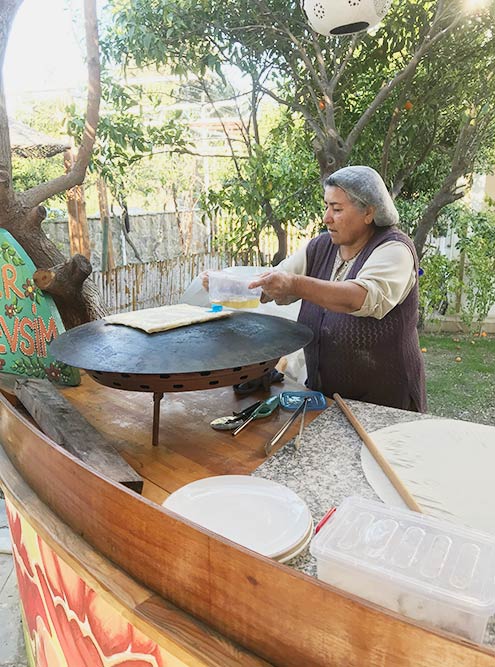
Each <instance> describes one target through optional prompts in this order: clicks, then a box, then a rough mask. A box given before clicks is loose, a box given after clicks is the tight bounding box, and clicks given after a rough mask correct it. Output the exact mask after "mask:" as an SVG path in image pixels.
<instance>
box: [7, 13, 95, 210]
mask: <svg viewBox="0 0 495 667" xmlns="http://www.w3.org/2000/svg"><path fill="white" fill-rule="evenodd" d="M84 16H85V31H86V44H87V59H88V100H87V107H86V123H85V127H84V133H83V137H82V140H81V145H80V147H79V150H78V153H77V158H76V161H75V162H74V166H73V167H72V169H71V171H70V172H69V173H68V174H64V175H63V176H59V177H58V178H54V179H53V180H51V181H48V182H46V183H42V184H40V185H37V186H35V187H34V188H31V189H30V190H26V192H24V193H22V194H21V195H20V196H19V199H20V201H21V203H22V205H23V206H24V207H26V208H32V207H34V206H37V205H38V204H40V203H41V202H43V201H45V200H46V199H48V198H49V197H53V195H56V194H58V193H59V192H64V191H65V190H69V189H70V188H73V187H74V186H75V185H81V183H82V182H83V181H84V177H85V175H86V169H87V168H88V164H89V160H90V158H91V152H92V150H93V146H94V142H95V136H96V128H97V125H98V118H99V107H100V98H101V81H100V52H99V42H98V22H97V15H96V0H84Z"/></svg>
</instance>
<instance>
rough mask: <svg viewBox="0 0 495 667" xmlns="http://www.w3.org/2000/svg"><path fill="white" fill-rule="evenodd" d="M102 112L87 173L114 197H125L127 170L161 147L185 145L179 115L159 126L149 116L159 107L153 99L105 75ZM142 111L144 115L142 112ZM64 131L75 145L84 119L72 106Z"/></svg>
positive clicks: (173, 114)
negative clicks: (103, 183)
mask: <svg viewBox="0 0 495 667" xmlns="http://www.w3.org/2000/svg"><path fill="white" fill-rule="evenodd" d="M102 99H103V104H102V107H103V110H102V112H101V114H100V121H99V124H98V133H97V139H96V143H95V146H94V149H93V153H92V156H91V161H90V164H89V170H90V172H92V173H96V174H97V175H98V176H99V177H101V178H103V179H104V180H105V182H106V183H107V184H108V185H109V186H110V189H111V191H112V193H113V194H114V196H124V197H126V196H128V194H129V187H128V184H127V175H128V170H129V168H130V167H132V165H134V164H136V163H138V162H140V161H142V160H143V159H144V158H149V157H150V156H151V155H152V154H153V153H154V152H155V151H157V150H160V149H161V148H163V147H170V146H173V147H174V148H175V149H178V148H182V149H184V148H186V146H187V145H188V139H187V132H188V131H187V128H186V126H185V125H184V124H183V123H182V122H181V119H180V113H179V112H176V113H172V114H169V116H168V117H167V118H166V119H165V120H164V121H163V122H161V123H158V124H157V123H156V122H155V121H154V120H153V119H152V118H150V117H149V116H150V114H152V113H153V110H156V107H157V105H158V103H159V100H158V99H157V98H156V96H155V95H153V94H151V93H147V92H145V91H143V90H142V88H140V87H138V86H124V85H120V84H118V83H116V82H115V81H114V80H113V79H112V78H110V77H108V75H104V76H103V80H102ZM143 107H144V108H146V109H147V112H146V113H144V112H143ZM67 113H68V116H69V122H68V131H69V134H70V135H71V136H74V137H75V138H76V139H77V140H78V141H80V139H81V137H82V133H83V131H84V117H83V116H82V115H79V113H78V110H77V109H76V107H75V105H71V106H70V107H68V108H67Z"/></svg>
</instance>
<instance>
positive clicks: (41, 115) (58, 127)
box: [12, 99, 66, 217]
mask: <svg viewBox="0 0 495 667" xmlns="http://www.w3.org/2000/svg"><path fill="white" fill-rule="evenodd" d="M63 106H64V105H63V104H62V103H61V102H60V101H56V102H53V101H50V102H46V101H43V102H40V101H39V100H36V99H32V100H31V99H30V100H28V101H27V103H26V109H25V110H24V111H22V110H19V111H18V112H17V114H16V117H17V118H18V119H19V120H20V121H22V122H24V123H25V124H26V125H28V126H29V127H32V128H33V129H34V130H38V131H39V132H44V133H46V134H48V135H50V136H52V137H54V138H57V137H61V136H63V135H64V134H66V133H65V125H64V120H65V113H64V110H63ZM65 139H66V136H65ZM63 173H64V162H63V156H62V155H61V154H59V155H54V156H53V157H50V158H22V157H16V156H15V155H14V156H13V157H12V185H13V188H14V190H16V191H17V192H23V191H24V190H29V189H30V188H33V187H35V186H36V185H39V184H40V183H43V182H46V181H50V180H51V179H52V178H56V177H57V176H60V174H63ZM64 201H65V193H61V194H58V195H56V196H54V197H52V198H51V199H49V200H47V201H46V202H44V206H45V207H46V208H47V214H48V215H47V217H50V215H51V210H52V208H60V207H63V206H64Z"/></svg>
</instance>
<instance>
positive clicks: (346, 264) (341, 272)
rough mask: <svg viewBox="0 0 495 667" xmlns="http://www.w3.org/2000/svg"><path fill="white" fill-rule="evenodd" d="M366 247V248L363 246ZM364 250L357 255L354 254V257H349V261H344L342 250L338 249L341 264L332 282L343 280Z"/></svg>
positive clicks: (335, 271) (334, 273) (336, 269)
mask: <svg viewBox="0 0 495 667" xmlns="http://www.w3.org/2000/svg"><path fill="white" fill-rule="evenodd" d="M363 247H364V246H363ZM362 249H363V248H360V249H359V250H358V251H357V253H356V254H354V255H353V256H352V257H349V259H343V258H342V255H341V253H340V248H339V249H338V251H337V252H338V259H339V264H338V266H337V267H336V268H335V270H334V272H333V276H332V280H343V279H344V277H345V275H346V274H347V270H348V269H349V268H350V266H351V265H352V264H353V263H354V260H355V259H356V257H357V256H358V255H359V253H360V252H361V250H362Z"/></svg>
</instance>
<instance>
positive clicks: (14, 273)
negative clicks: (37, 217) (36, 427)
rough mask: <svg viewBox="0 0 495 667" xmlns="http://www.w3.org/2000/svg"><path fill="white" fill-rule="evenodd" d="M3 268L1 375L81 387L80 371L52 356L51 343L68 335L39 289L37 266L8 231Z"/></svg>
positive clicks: (0, 235) (2, 234)
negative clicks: (39, 379) (7, 374)
mask: <svg viewBox="0 0 495 667" xmlns="http://www.w3.org/2000/svg"><path fill="white" fill-rule="evenodd" d="M0 266H1V278H0V371H3V372H5V373H15V374H17V375H24V376H29V377H37V378H48V379H49V380H52V382H56V383H58V384H67V385H78V384H79V383H80V381H81V380H80V376H79V370H78V369H77V368H73V367H72V366H67V364H63V363H61V362H59V361H56V360H55V359H54V358H53V357H52V356H51V354H50V342H51V341H52V340H53V339H54V338H56V337H57V336H58V334H59V333H62V332H63V331H64V326H63V324H62V320H61V319H60V315H59V313H58V310H57V307H56V305H55V302H54V301H53V299H52V297H51V296H50V295H49V294H45V292H43V291H41V290H40V289H39V288H38V287H36V285H35V284H34V280H33V274H34V272H35V271H36V267H35V265H34V264H33V262H32V261H31V259H30V258H29V257H28V255H27V254H26V252H25V250H24V249H23V248H21V246H20V245H19V244H18V243H17V241H16V240H15V239H14V237H13V236H12V235H11V234H9V233H8V232H7V231H5V230H4V229H0Z"/></svg>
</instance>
